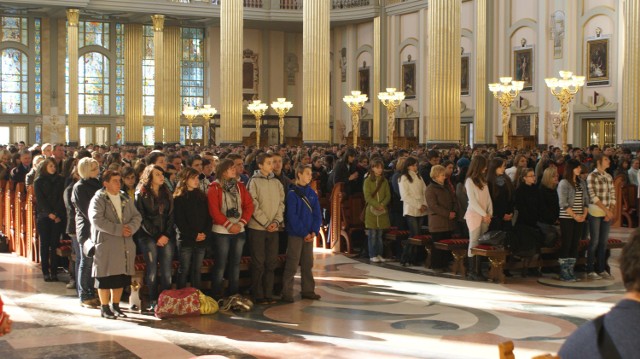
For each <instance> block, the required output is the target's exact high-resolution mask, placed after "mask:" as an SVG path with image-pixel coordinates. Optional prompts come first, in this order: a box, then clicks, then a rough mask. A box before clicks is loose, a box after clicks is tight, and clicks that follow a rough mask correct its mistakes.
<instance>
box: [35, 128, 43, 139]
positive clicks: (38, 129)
mask: <svg viewBox="0 0 640 359" xmlns="http://www.w3.org/2000/svg"><path fill="white" fill-rule="evenodd" d="M36 143H42V125H36Z"/></svg>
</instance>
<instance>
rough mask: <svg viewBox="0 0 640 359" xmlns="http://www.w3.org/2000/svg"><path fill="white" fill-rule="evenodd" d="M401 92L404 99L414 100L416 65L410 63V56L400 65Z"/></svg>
mask: <svg viewBox="0 0 640 359" xmlns="http://www.w3.org/2000/svg"><path fill="white" fill-rule="evenodd" d="M402 91H404V98H405V99H411V98H416V63H415V62H414V61H411V55H409V56H408V57H407V62H405V63H403V64H402Z"/></svg>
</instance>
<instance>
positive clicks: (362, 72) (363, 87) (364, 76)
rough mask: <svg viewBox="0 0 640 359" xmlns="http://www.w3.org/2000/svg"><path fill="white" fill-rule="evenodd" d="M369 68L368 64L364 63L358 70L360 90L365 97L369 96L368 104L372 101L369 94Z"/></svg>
mask: <svg viewBox="0 0 640 359" xmlns="http://www.w3.org/2000/svg"><path fill="white" fill-rule="evenodd" d="M369 70H370V69H369V68H368V67H367V62H366V61H364V62H362V67H361V68H359V69H358V89H359V90H360V93H362V94H363V95H367V102H369V101H371V94H370V93H369Z"/></svg>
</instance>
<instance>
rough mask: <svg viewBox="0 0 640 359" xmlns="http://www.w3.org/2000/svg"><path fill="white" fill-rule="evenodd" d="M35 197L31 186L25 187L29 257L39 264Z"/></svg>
mask: <svg viewBox="0 0 640 359" xmlns="http://www.w3.org/2000/svg"><path fill="white" fill-rule="evenodd" d="M35 202H36V196H35V193H34V192H33V186H29V187H27V203H26V205H25V210H24V211H25V227H26V228H25V231H26V237H27V242H28V243H29V248H30V249H31V253H30V257H31V260H32V261H33V262H36V263H40V237H39V236H38V232H37V230H36V207H35Z"/></svg>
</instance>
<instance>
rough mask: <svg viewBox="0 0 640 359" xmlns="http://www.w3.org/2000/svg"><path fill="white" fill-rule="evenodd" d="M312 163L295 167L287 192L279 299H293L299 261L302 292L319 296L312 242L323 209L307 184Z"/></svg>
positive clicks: (304, 296)
mask: <svg viewBox="0 0 640 359" xmlns="http://www.w3.org/2000/svg"><path fill="white" fill-rule="evenodd" d="M311 176H312V174H311V167H310V166H304V165H300V166H298V167H296V182H295V184H294V185H292V186H291V187H290V190H289V192H288V193H287V196H286V208H287V211H286V220H285V223H286V228H287V233H288V234H289V239H288V242H287V261H286V262H285V267H284V273H283V274H282V301H283V302H287V303H292V302H293V277H294V276H295V274H296V272H297V271H298V264H300V278H301V286H302V290H301V292H300V293H301V296H302V298H303V299H311V300H318V299H320V295H318V294H316V292H315V287H316V283H315V280H314V279H313V273H312V272H311V269H312V268H313V243H314V242H315V238H316V236H317V235H318V233H319V231H320V225H321V224H322V213H321V212H320V202H319V201H318V196H317V195H316V192H315V191H314V190H313V189H312V188H311V186H309V183H311Z"/></svg>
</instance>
